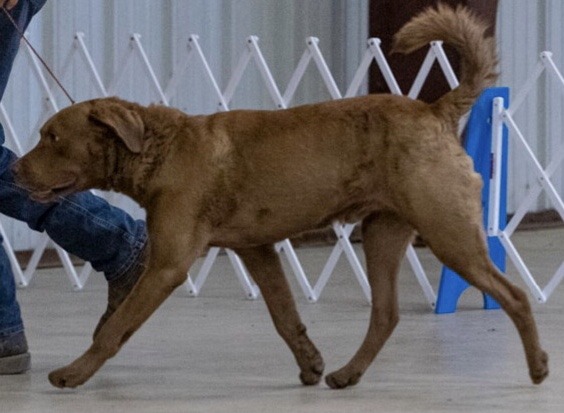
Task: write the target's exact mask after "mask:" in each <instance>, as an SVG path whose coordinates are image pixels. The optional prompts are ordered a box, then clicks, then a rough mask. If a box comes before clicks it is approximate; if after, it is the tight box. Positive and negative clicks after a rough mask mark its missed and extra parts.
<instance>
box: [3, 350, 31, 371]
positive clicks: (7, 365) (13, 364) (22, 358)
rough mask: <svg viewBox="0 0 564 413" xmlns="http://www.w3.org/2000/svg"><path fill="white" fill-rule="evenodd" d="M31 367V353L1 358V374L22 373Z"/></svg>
mask: <svg viewBox="0 0 564 413" xmlns="http://www.w3.org/2000/svg"><path fill="white" fill-rule="evenodd" d="M30 368H31V355H30V354H29V353H22V354H17V355H15V356H8V357H1V358H0V375H3V374H21V373H25V372H26V371H28V370H29V369H30Z"/></svg>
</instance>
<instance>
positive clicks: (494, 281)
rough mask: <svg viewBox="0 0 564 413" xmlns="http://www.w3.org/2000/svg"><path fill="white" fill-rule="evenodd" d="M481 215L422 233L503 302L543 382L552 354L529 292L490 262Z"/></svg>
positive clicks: (442, 254)
mask: <svg viewBox="0 0 564 413" xmlns="http://www.w3.org/2000/svg"><path fill="white" fill-rule="evenodd" d="M455 214H456V212H455ZM479 218H481V217H479ZM479 218H478V219H476V220H475V221H474V222H471V221H464V222H459V223H457V225H455V226H454V227H450V226H443V227H440V228H439V227H436V228H435V229H432V230H430V231H427V232H425V233H423V232H421V231H420V234H421V236H422V237H423V238H424V239H425V241H426V242H427V243H428V245H429V247H430V248H431V250H432V251H433V252H434V254H435V255H436V256H437V257H438V258H439V259H440V260H441V261H442V262H443V263H444V264H445V265H447V266H448V267H450V268H452V269H453V270H454V271H456V272H457V273H458V274H460V275H461V276H462V277H463V278H465V279H466V280H467V281H468V282H469V283H470V284H472V285H473V286H475V287H477V288H478V289H479V290H481V291H482V292H484V293H486V294H489V295H491V296H492V297H493V298H494V299H495V300H496V301H497V302H498V303H499V304H500V305H501V307H502V308H503V309H504V310H505V312H506V313H507V314H508V315H509V317H510V318H511V320H512V321H513V323H514V324H515V326H516V327H517V330H518V332H519V335H520V337H521V340H522V342H523V346H524V348H525V354H526V358H527V364H528V367H529V374H530V377H531V380H532V381H533V383H535V384H540V383H541V382H542V381H543V380H544V379H545V378H546V376H547V375H548V356H547V354H546V353H545V352H544V351H543V349H542V348H541V345H540V342H539V337H538V332H537V326H536V323H535V320H534V317H533V314H532V311H531V305H530V303H529V300H528V298H527V294H526V293H525V292H524V291H523V290H522V289H520V288H519V287H517V286H516V285H514V284H512V283H511V282H510V281H509V280H507V278H505V277H504V276H503V275H502V274H501V273H500V272H499V271H498V269H497V268H496V267H495V266H494V264H493V263H492V262H491V261H490V259H489V257H488V254H487V247H486V242H485V235H484V233H483V230H482V228H481V223H478V222H477V221H479V220H480V219H479ZM447 222H448V220H447Z"/></svg>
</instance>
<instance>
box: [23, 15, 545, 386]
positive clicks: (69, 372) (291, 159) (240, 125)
mask: <svg viewBox="0 0 564 413" xmlns="http://www.w3.org/2000/svg"><path fill="white" fill-rule="evenodd" d="M485 29H486V27H485V26H484V25H483V24H482V23H481V22H480V21H478V20H477V19H476V18H475V17H474V16H472V15H471V14H470V13H469V12H468V11H466V10H465V9H462V8H459V9H456V10H453V9H450V8H448V7H446V6H440V7H439V8H438V9H431V10H427V11H426V12H424V13H423V14H421V15H420V16H418V17H416V18H415V19H413V20H412V21H411V22H410V23H408V24H407V25H406V26H405V27H404V28H403V29H402V30H401V31H400V32H399V33H398V35H397V37H396V45H395V50H396V51H400V52H410V51H412V50H415V49H418V48H420V47H423V46H424V45H426V44H427V43H428V42H430V41H432V40H435V39H442V40H445V41H446V42H448V43H450V44H451V45H453V46H454V47H455V48H457V49H458V51H459V52H460V55H461V57H462V75H461V85H460V87H458V88H457V89H455V90H453V91H451V92H449V93H448V94H446V95H445V96H444V97H443V98H441V99H440V100H439V101H437V102H436V103H434V104H431V105H427V104H425V103H422V102H420V101H414V100H410V99H408V98H405V97H400V96H392V95H372V96H366V97H360V98H355V99H344V100H339V101H332V102H326V103H321V104H315V105H307V106H301V107H296V108H293V109H288V110H280V111H232V112H227V113H217V114H214V115H211V116H188V115H186V114H184V113H182V112H180V111H178V110H175V109H170V108H166V107H159V106H150V107H142V106H139V105H137V104H133V103H128V102H125V101H122V100H119V99H116V98H110V99H98V100H93V101H88V102H83V103H80V104H76V105H73V106H70V107H69V108H66V109H65V110H62V111H61V112H59V113H58V114H56V115H55V116H53V117H52V118H51V119H50V120H49V121H48V122H47V123H46V124H45V125H44V126H43V128H42V130H41V141H40V143H39V144H38V146H37V147H36V148H35V149H33V150H32V151H31V152H30V153H29V154H28V155H26V156H24V157H23V158H22V159H21V160H20V161H18V162H17V164H15V165H14V172H15V173H16V175H17V178H18V180H19V182H20V183H21V184H22V185H24V186H26V187H27V188H29V190H30V191H31V193H32V196H33V197H34V198H35V199H38V200H42V201H45V202H48V201H55V200H56V199H57V197H59V196H62V195H66V194H70V193H72V192H76V191H82V190H85V189H88V188H100V189H113V190H116V191H120V192H123V193H125V194H127V195H129V196H131V197H132V198H134V199H136V200H137V201H138V202H139V203H140V204H141V205H142V206H143V207H144V208H145V209H146V210H147V220H148V227H149V233H150V240H151V251H150V259H149V264H148V269H147V271H146V272H145V273H144V274H143V276H142V277H141V278H140V280H139V282H138V283H137V285H136V286H135V287H134V289H133V290H132V291H131V293H130V294H129V296H128V297H127V298H126V299H125V301H124V302H123V303H122V304H121V306H120V307H119V308H118V309H117V311H116V312H115V313H114V314H113V315H112V316H111V317H110V318H109V320H108V321H107V322H106V323H105V324H104V325H103V326H102V327H101V329H100V331H99V333H98V334H97V335H96V336H95V337H94V342H93V344H92V346H91V347H90V348H89V349H88V350H87V351H86V352H85V353H84V354H83V355H82V356H81V357H80V358H78V359H77V360H76V361H74V362H73V363H72V364H70V365H69V366H67V367H64V368H62V369H59V370H56V371H54V372H52V373H51V374H50V376H49V379H50V380H51V383H52V384H53V385H55V386H57V387H75V386H78V385H80V384H82V383H84V382H85V381H86V380H88V379H89V378H90V377H91V376H92V375H93V374H94V373H95V372H96V371H97V370H98V369H99V368H100V367H101V366H102V365H103V364H104V362H105V361H106V360H107V359H108V358H110V357H112V356H114V355H115V354H116V353H117V352H118V351H119V349H120V347H121V346H122V345H123V344H124V343H125V342H126V341H127V339H128V338H129V337H130V336H131V335H132V334H133V333H134V332H135V331H136V330H137V329H138V328H139V327H140V326H141V324H143V322H144V321H145V320H146V319H147V318H148V317H149V316H150V315H151V314H152V313H153V312H154V311H155V310H156V308H157V307H158V306H159V305H160V304H161V303H162V302H163V301H164V300H165V299H166V298H167V297H168V296H169V294H170V293H171V292H172V291H173V290H174V289H175V288H176V287H178V286H179V285H181V284H182V283H183V282H184V281H185V280H186V274H187V270H188V268H189V267H190V265H191V264H192V263H193V262H194V260H195V259H196V258H197V257H198V256H199V255H200V254H201V253H202V251H204V249H205V248H206V247H208V246H220V247H227V248H232V249H234V250H235V251H236V252H237V253H238V254H239V255H240V256H241V258H242V259H243V261H244V262H245V264H246V266H247V268H248V270H249V272H250V273H251V275H252V277H253V278H254V280H255V281H256V283H257V284H258V286H259V287H260V289H261V291H262V294H263V296H264V299H265V302H266V304H267V306H268V309H269V311H270V313H271V315H272V318H273V320H274V324H275V326H276V329H277V330H278V332H279V333H280V335H281V336H282V338H283V339H284V340H285V341H286V343H287V344H288V346H289V347H290V349H291V350H292V352H293V353H294V355H295V357H296V360H297V362H298V365H299V367H300V370H301V374H300V378H301V380H302V382H303V383H304V384H316V383H318V382H319V380H320V378H321V375H322V372H323V367H324V364H323V360H322V358H321V356H320V354H319V352H318V351H317V349H316V348H315V346H314V345H313V343H312V342H311V341H310V339H309V338H308V336H307V335H306V328H305V327H304V325H303V324H302V322H301V321H300V317H299V315H298V313H297V311H296V308H295V305H294V301H293V299H292V296H291V293H290V290H289V288H288V284H287V282H286V279H285V278H284V275H283V273H282V269H281V265H280V262H279V259H278V256H277V254H276V253H275V250H274V248H273V243H275V242H277V241H279V240H282V239H285V238H287V237H290V236H292V235H295V234H297V233H299V232H301V231H305V230H310V229H313V228H320V227H323V226H326V225H327V224H329V223H331V222H333V221H335V220H337V221H341V222H351V223H354V222H359V221H361V222H362V234H363V239H364V251H365V254H366V261H367V267H368V277H369V282H370V285H371V288H372V306H373V308H372V316H371V320H370V325H369V328H368V333H367V335H366V338H365V340H364V342H363V343H362V345H361V347H360V349H359V350H358V352H357V353H356V355H355V356H354V357H353V358H352V360H351V361H350V362H349V363H348V364H347V365H346V366H344V367H343V368H342V369H340V370H338V371H336V372H334V373H331V374H329V375H328V376H327V377H326V381H327V384H328V385H329V386H331V387H332V388H342V387H346V386H348V385H353V384H356V383H357V382H358V381H359V380H360V377H361V376H362V374H363V373H364V372H365V370H366V369H367V368H368V366H369V365H370V363H371V362H372V360H373V359H374V358H375V357H376V355H377V354H378V352H379V350H380V349H381V348H382V346H383V345H384V343H385V342H386V340H387V338H388V337H389V336H390V334H391V333H392V331H393V329H394V327H395V326H396V324H397V322H398V302H397V291H396V275H397V272H398V266H399V264H400V261H401V259H402V257H403V255H404V252H405V249H406V246H407V245H408V243H409V242H410V240H411V239H412V235H413V233H414V230H416V231H418V233H419V234H420V235H421V236H422V237H423V238H424V239H425V241H426V242H427V243H428V245H429V246H430V248H431V249H432V251H433V252H434V253H435V254H436V256H437V257H438V258H439V259H440V260H441V261H442V262H443V263H444V264H446V265H448V266H449V267H451V268H453V269H454V270H456V271H457V272H458V273H459V274H461V275H462V276H463V277H464V278H465V279H466V280H468V281H469V282H470V283H471V284H472V285H474V286H476V287H477V288H479V289H480V290H481V291H483V292H486V293H488V294H490V295H491V296H492V297H493V298H495V299H496V300H497V301H498V302H499V303H500V304H501V306H502V307H503V308H504V310H505V311H506V312H507V313H508V315H509V316H510V317H511V319H512V320H513V322H514V323H515V325H516V327H517V329H518V331H519V334H520V335H521V339H522V341H523V345H524V347H525V352H526V356H527V362H528V365H529V371H530V376H531V378H532V380H533V382H534V383H540V382H541V381H542V380H543V379H544V378H545V377H546V376H547V374H548V367H547V355H546V353H545V352H544V351H543V350H542V349H541V346H540V344H539V339H538V335H537V330H536V325H535V321H534V319H533V316H532V313H531V308H530V305H529V302H528V300H527V296H526V294H525V293H524V292H523V291H521V290H520V289H519V288H517V287H516V286H514V285H512V284H511V283H509V282H508V281H507V280H506V279H505V278H504V277H503V276H502V274H500V273H499V272H498V271H497V269H496V268H495V267H494V266H493V265H492V263H491V262H490V260H489V259H488V255H487V251H486V245H485V242H484V233H483V230H482V211H481V204H480V189H481V186H482V182H481V180H480V177H479V176H478V175H477V174H476V173H474V172H473V169H472V161H471V160H470V158H469V157H468V156H467V155H466V153H465V152H464V150H463V149H462V147H461V146H460V144H459V141H458V139H457V135H456V126H457V125H456V124H457V122H458V119H459V117H460V116H461V115H462V114H464V113H465V112H466V111H468V110H469V108H470V106H471V105H472V103H473V101H474V99H475V98H476V97H477V96H478V94H479V93H480V92H481V90H482V89H483V88H484V87H486V86H489V85H491V84H492V83H493V82H494V80H495V79H496V73H495V66H496V56H495V51H494V49H495V46H494V42H493V40H492V39H491V38H484V31H485Z"/></svg>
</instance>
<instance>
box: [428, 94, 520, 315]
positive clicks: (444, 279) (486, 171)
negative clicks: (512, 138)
mask: <svg viewBox="0 0 564 413" xmlns="http://www.w3.org/2000/svg"><path fill="white" fill-rule="evenodd" d="M496 97H502V98H503V100H504V102H505V105H506V107H507V105H509V88H506V87H500V88H490V89H486V90H485V91H484V92H483V93H482V94H481V95H480V97H479V98H478V99H477V101H476V103H475V105H474V106H473V108H472V112H471V114H470V118H469V120H468V124H467V127H466V139H465V142H464V148H465V149H466V151H467V153H468V155H470V156H471V157H472V159H473V160H474V169H475V170H476V172H478V173H479V174H480V175H482V179H483V181H484V187H483V189H482V207H483V211H484V226H486V225H487V217H488V206H489V205H488V199H489V191H490V176H491V171H492V154H491V149H492V121H491V119H492V106H493V100H494V98H496ZM501 170H502V172H501V199H500V216H499V227H500V229H503V228H505V225H506V221H507V212H506V211H507V128H506V127H505V126H504V127H503V156H502V166H501ZM488 247H489V251H490V257H491V259H492V261H493V262H494V264H495V265H496V266H497V267H498V268H499V269H500V270H501V271H502V272H505V250H504V249H503V246H502V245H501V243H500V241H499V239H498V238H497V237H488ZM468 287H470V284H468V283H467V282H466V281H465V280H464V279H462V278H461V277H460V276H459V275H458V274H457V273H456V272H454V271H453V270H451V269H450V268H448V267H443V270H442V273H441V280H440V284H439V292H438V295H437V305H436V307H435V312H436V313H437V314H446V313H454V312H455V311H456V304H457V303H458V299H459V298H460V296H461V295H462V293H463V292H464V291H466V289H467V288H468ZM499 308H500V307H499V304H498V303H497V302H496V301H495V300H494V299H493V298H491V297H490V296H488V295H487V294H484V309H487V310H491V309H499Z"/></svg>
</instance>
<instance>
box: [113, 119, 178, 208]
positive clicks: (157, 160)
mask: <svg viewBox="0 0 564 413" xmlns="http://www.w3.org/2000/svg"><path fill="white" fill-rule="evenodd" d="M172 139H173V138H172V137H163V136H158V135H156V134H155V133H154V131H153V130H152V128H150V126H149V127H147V129H146V131H145V140H144V144H143V149H142V151H141V153H132V152H131V151H130V150H128V149H127V148H126V147H125V145H123V144H121V143H120V142H118V141H115V143H114V145H113V148H111V149H110V153H109V154H108V155H107V159H108V168H107V175H106V176H107V182H106V184H107V185H108V187H109V189H112V190H114V191H116V192H120V193H122V194H125V195H127V196H129V197H131V198H133V199H134V200H136V201H137V202H138V203H140V204H141V205H143V204H144V203H145V199H146V198H147V197H148V196H150V194H149V193H148V191H147V189H148V183H149V182H151V181H152V180H153V179H154V177H155V175H156V174H157V173H158V171H159V169H160V166H161V165H162V164H163V162H164V160H165V158H166V156H167V154H168V148H169V147H170V141H171V140H172Z"/></svg>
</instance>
